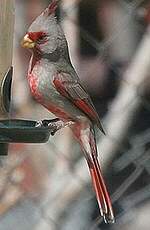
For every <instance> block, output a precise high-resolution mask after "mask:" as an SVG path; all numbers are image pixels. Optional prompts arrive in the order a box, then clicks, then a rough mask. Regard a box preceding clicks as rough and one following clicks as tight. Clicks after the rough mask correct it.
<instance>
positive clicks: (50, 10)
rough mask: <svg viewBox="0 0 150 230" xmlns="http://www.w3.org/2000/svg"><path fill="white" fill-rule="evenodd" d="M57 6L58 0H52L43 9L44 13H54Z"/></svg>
mask: <svg viewBox="0 0 150 230" xmlns="http://www.w3.org/2000/svg"><path fill="white" fill-rule="evenodd" d="M57 7H58V0H52V1H51V3H50V4H49V6H48V7H47V8H46V10H45V11H44V14H46V15H47V16H49V15H51V14H54V13H55V11H56V9H57Z"/></svg>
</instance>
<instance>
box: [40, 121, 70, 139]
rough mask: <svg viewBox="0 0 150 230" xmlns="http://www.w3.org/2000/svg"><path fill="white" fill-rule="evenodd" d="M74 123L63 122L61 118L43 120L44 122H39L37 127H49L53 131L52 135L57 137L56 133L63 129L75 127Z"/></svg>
mask: <svg viewBox="0 0 150 230" xmlns="http://www.w3.org/2000/svg"><path fill="white" fill-rule="evenodd" d="M73 124H74V121H71V120H70V121H62V120H60V119H59V118H55V119H51V120H43V121H39V122H38V124H37V126H36V127H41V126H44V127H49V128H51V129H52V130H53V131H52V132H51V135H52V136H53V135H55V133H56V132H57V131H58V130H60V129H62V128H65V127H67V126H70V125H73Z"/></svg>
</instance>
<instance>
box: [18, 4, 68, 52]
mask: <svg viewBox="0 0 150 230" xmlns="http://www.w3.org/2000/svg"><path fill="white" fill-rule="evenodd" d="M57 4H58V0H52V1H51V3H50V4H49V6H48V7H47V8H46V9H45V10H44V12H42V13H41V15H39V16H38V17H37V18H36V19H35V20H34V21H33V23H32V24H31V26H30V27H29V29H28V31H27V33H26V35H25V36H24V38H23V40H22V42H21V45H22V46H23V47H24V48H28V49H31V50H32V51H33V52H34V51H35V52H38V53H41V54H50V53H53V52H54V51H55V50H56V49H57V48H58V47H61V46H62V43H63V41H64V34H63V33H62V30H61V28H60V26H59V25H58V22H57V19H56V17H55V11H56V8H57Z"/></svg>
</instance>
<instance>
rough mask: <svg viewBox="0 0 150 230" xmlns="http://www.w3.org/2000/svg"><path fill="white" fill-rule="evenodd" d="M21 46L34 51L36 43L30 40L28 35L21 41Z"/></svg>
mask: <svg viewBox="0 0 150 230" xmlns="http://www.w3.org/2000/svg"><path fill="white" fill-rule="evenodd" d="M21 46H22V47H23V48H28V49H33V48H34V47H35V42H34V41H32V40H31V39H30V38H29V36H28V34H26V35H25V36H24V38H23V39H22V41H21Z"/></svg>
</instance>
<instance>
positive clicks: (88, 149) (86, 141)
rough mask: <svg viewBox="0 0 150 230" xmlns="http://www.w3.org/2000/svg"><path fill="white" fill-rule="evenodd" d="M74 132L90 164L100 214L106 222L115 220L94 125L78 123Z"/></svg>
mask: <svg viewBox="0 0 150 230" xmlns="http://www.w3.org/2000/svg"><path fill="white" fill-rule="evenodd" d="M73 133H74V135H75V137H76V138H77V140H78V141H79V142H80V144H81V147H82V149H83V151H84V153H85V157H86V160H87V163H88V166H89V170H90V174H91V178H92V183H93V187H94V190H95V193H96V198H97V201H98V205H99V208H100V214H101V216H102V217H103V218H104V221H105V222H106V223H113V222H114V215H113V209H112V205H111V201H110V198H109V195H108V192H107V189H106V186H105V183H104V180H103V177H102V173H101V169H100V165H99V162H98V158H97V148H96V140H95V134H94V130H93V128H92V127H90V126H89V127H87V128H86V127H85V126H83V127H82V123H81V124H80V123H79V124H76V125H75V126H74V129H73Z"/></svg>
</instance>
